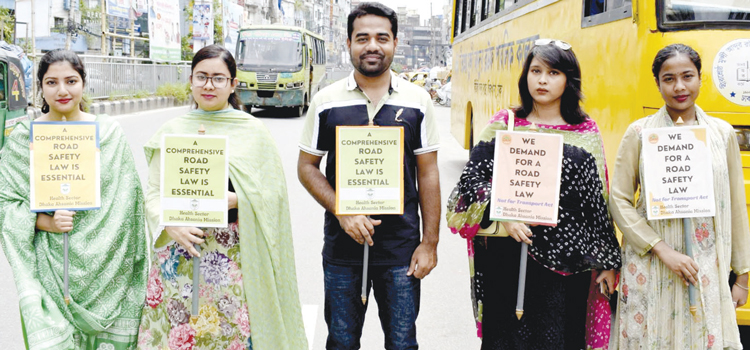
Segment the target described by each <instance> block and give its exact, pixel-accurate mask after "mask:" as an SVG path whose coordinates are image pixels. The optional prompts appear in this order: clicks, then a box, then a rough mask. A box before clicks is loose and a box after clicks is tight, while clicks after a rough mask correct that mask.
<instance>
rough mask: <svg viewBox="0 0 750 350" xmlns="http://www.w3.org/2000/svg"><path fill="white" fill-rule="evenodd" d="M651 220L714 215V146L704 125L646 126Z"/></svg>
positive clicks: (644, 144)
mask: <svg viewBox="0 0 750 350" xmlns="http://www.w3.org/2000/svg"><path fill="white" fill-rule="evenodd" d="M642 135H643V140H642V148H641V149H642V154H643V172H644V175H643V178H644V182H645V186H644V187H645V189H646V198H645V200H646V208H647V209H646V212H647V216H648V219H649V220H659V219H676V218H692V217H705V216H714V215H715V213H716V205H715V202H714V186H713V184H714V179H713V168H712V166H711V163H712V161H711V149H710V147H709V139H708V133H707V131H706V128H705V127H704V126H684V127H675V128H656V129H643V131H642Z"/></svg>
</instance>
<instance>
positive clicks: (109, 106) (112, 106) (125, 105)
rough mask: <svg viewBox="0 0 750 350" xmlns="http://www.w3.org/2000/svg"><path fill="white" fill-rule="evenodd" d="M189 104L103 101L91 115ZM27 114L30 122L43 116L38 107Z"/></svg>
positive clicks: (165, 100) (155, 99) (157, 99)
mask: <svg viewBox="0 0 750 350" xmlns="http://www.w3.org/2000/svg"><path fill="white" fill-rule="evenodd" d="M188 104H190V100H187V101H185V102H184V103H178V102H176V101H175V100H174V97H149V98H141V99H134V100H122V101H102V102H94V103H93V104H91V107H90V108H89V113H91V114H107V115H110V116H112V115H118V114H130V113H135V112H140V111H147V110H152V109H160V108H167V107H173V106H184V105H188ZM26 114H27V115H28V116H29V119H30V120H34V119H36V118H39V117H40V116H41V115H42V110H41V109H40V108H36V107H29V108H28V109H27V113H26Z"/></svg>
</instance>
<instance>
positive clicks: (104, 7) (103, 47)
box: [101, 0, 108, 56]
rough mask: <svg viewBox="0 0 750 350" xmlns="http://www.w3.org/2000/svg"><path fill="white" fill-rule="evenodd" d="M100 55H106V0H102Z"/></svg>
mask: <svg viewBox="0 0 750 350" xmlns="http://www.w3.org/2000/svg"><path fill="white" fill-rule="evenodd" d="M101 22H102V56H107V31H108V28H107V0H102V20H101Z"/></svg>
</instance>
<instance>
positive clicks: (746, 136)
mask: <svg viewBox="0 0 750 350" xmlns="http://www.w3.org/2000/svg"><path fill="white" fill-rule="evenodd" d="M734 132H735V134H737V143H739V144H740V151H750V127H747V126H743V127H735V128H734Z"/></svg>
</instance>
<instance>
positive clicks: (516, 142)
mask: <svg viewBox="0 0 750 350" xmlns="http://www.w3.org/2000/svg"><path fill="white" fill-rule="evenodd" d="M495 137H496V138H495V140H497V141H496V142H495V163H494V167H493V170H492V194H491V196H492V197H491V202H490V219H492V220H497V221H503V220H513V221H523V222H527V223H535V224H540V225H548V226H555V225H557V210H558V204H559V202H560V176H561V174H562V152H563V137H562V135H555V134H542V133H530V132H517V131H497V134H496V136H495Z"/></svg>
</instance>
